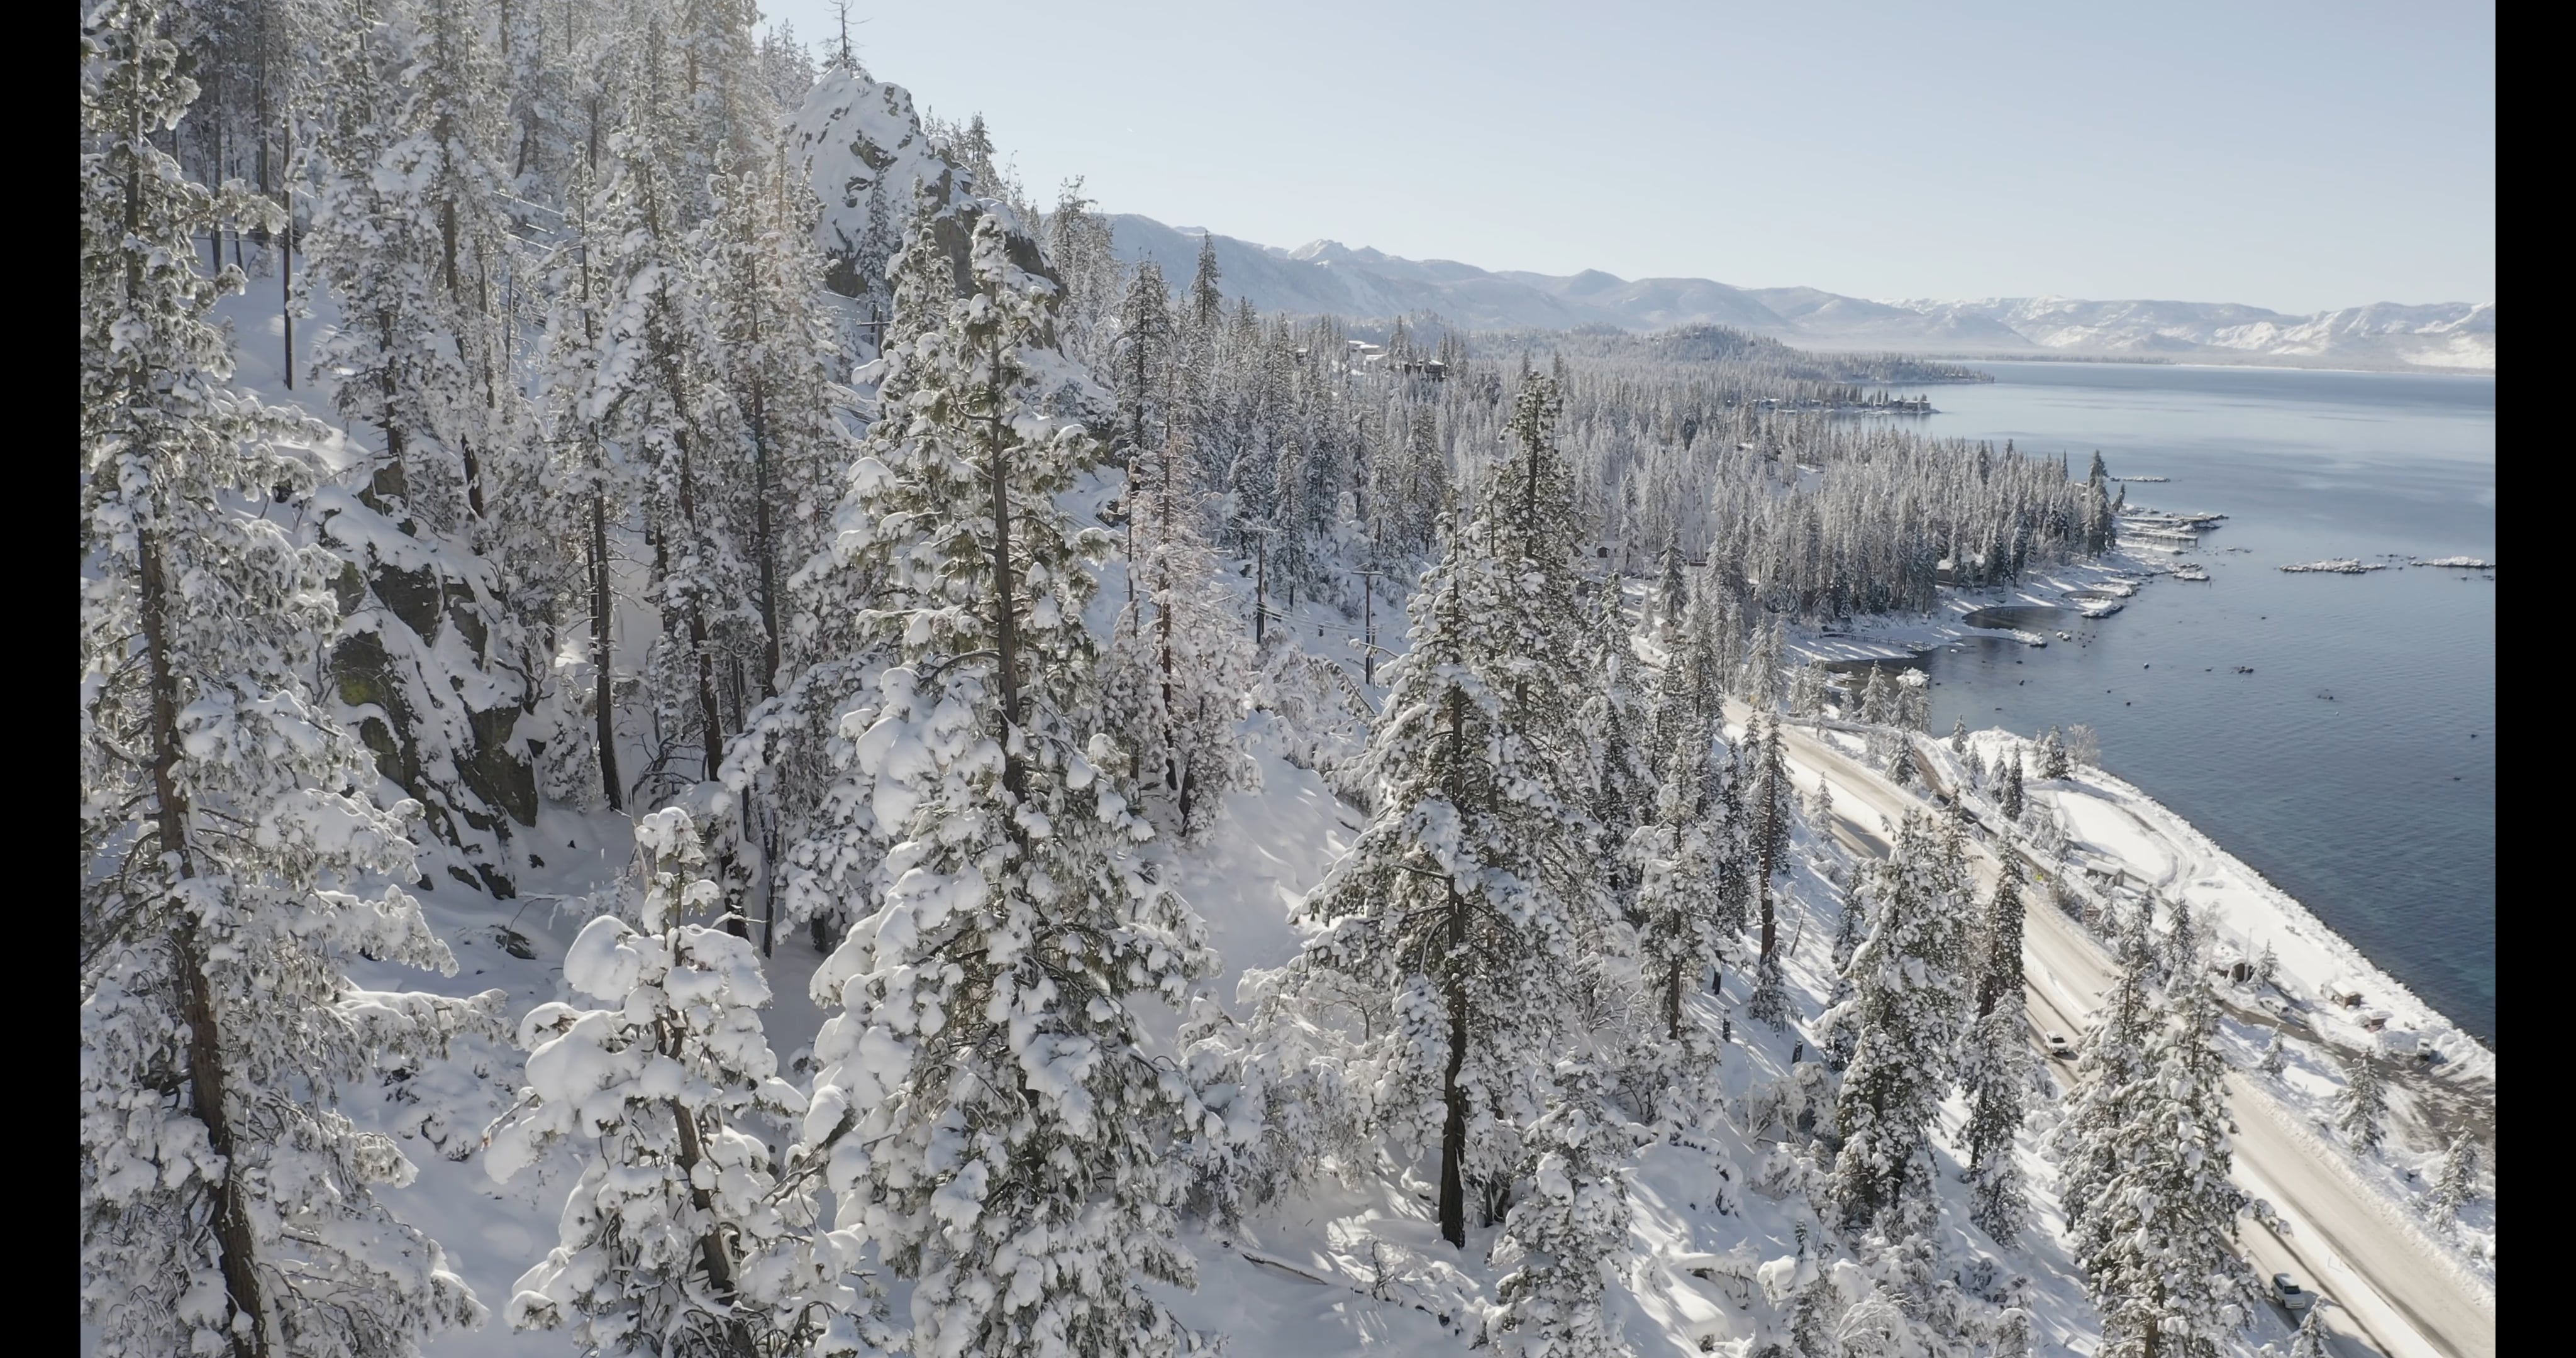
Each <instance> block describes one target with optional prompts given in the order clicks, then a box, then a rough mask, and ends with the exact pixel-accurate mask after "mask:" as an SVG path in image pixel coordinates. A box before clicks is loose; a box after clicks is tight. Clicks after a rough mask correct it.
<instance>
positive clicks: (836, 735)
mask: <svg viewBox="0 0 2576 1358" xmlns="http://www.w3.org/2000/svg"><path fill="white" fill-rule="evenodd" d="M915 206H916V208H917V209H918V211H916V212H915V213H914V215H913V218H912V230H911V234H910V235H909V236H908V237H907V238H906V240H905V243H904V248H903V249H902V250H900V251H898V252H896V254H895V256H894V258H893V260H892V261H891V262H890V264H889V269H890V272H891V274H892V277H893V288H894V314H893V316H892V317H891V318H890V319H889V321H888V323H887V326H886V332H885V337H884V340H883V352H884V353H885V354H887V355H889V356H891V355H893V354H894V353H895V351H896V350H898V349H903V350H907V351H908V350H909V348H910V346H912V345H913V344H914V343H915V342H916V341H918V340H919V339H921V337H922V336H923V335H924V334H927V333H929V332H931V331H934V330H936V329H938V328H939V327H940V326H942V325H944V324H945V323H946V320H947V316H948V308H949V306H950V304H951V303H952V302H954V301H955V300H956V287H957V285H956V276H955V274H954V272H953V271H952V270H951V269H950V267H949V260H948V256H947V253H946V252H945V251H944V250H942V249H941V248H940V245H939V221H938V213H939V209H938V207H937V205H936V203H935V201H934V200H933V199H931V198H930V196H929V195H928V193H927V191H926V190H925V191H922V192H919V193H916V194H915ZM927 371H928V370H926V369H925V368H923V367H922V366H921V365H918V364H911V363H894V362H888V363H886V364H885V365H884V366H883V367H882V368H881V369H879V370H878V371H876V373H875V374H874V375H875V376H876V378H877V383H876V392H875V394H876V403H877V409H878V411H879V412H880V414H879V421H878V423H879V424H880V425H882V426H884V427H883V428H876V429H872V430H871V433H876V434H892V433H894V432H896V431H898V430H899V429H901V428H902V427H904V426H903V425H901V424H900V423H897V424H893V425H887V424H886V421H887V420H889V419H892V420H896V421H901V420H902V419H903V418H904V415H903V412H904V411H906V410H907V409H908V408H909V406H910V403H911V401H912V398H913V395H914V393H915V392H917V391H919V390H920V389H921V388H922V385H923V382H924V381H925V380H926V374H927ZM867 470H868V468H867V464H866V463H865V462H859V463H856V464H855V465H853V466H852V467H851V468H850V469H848V471H847V472H845V473H844V474H842V475H841V476H840V477H839V478H838V479H839V481H840V483H841V486H842V489H843V494H842V497H841V500H840V502H839V504H838V505H837V507H836V508H835V509H834V510H833V511H832V512H831V513H830V515H829V516H828V528H829V531H828V532H827V533H824V534H823V535H822V536H823V537H824V538H825V539H826V541H825V543H824V545H823V546H822V547H821V548H820V549H819V550H817V551H816V552H815V553H814V555H813V556H812V557H811V558H810V559H808V560H807V561H806V562H805V563H804V564H803V565H801V566H800V567H799V568H798V569H797V570H796V572H795V574H794V575H792V576H791V577H789V579H788V581H787V610H788V625H787V627H786V632H787V646H786V656H785V660H786V671H787V677H786V681H785V683H784V684H783V685H782V687H781V690H780V693H779V696H778V698H777V699H776V700H775V701H774V702H773V703H772V704H770V705H769V706H768V707H767V708H765V709H764V711H763V713H762V718H761V720H760V721H758V722H756V723H751V724H749V726H748V729H747V730H746V732H745V738H744V739H742V740H739V741H737V742H735V744H734V748H733V750H732V753H731V754H730V755H729V756H728V764H727V770H726V772H727V777H728V778H730V779H734V780H737V781H740V782H744V783H746V784H748V783H749V782H750V781H751V780H753V779H755V778H773V777H774V778H775V779H776V780H777V790H776V794H775V795H776V796H777V798H778V807H779V810H780V812H781V815H782V819H783V820H784V824H783V825H782V827H781V829H780V832H779V837H780V839H781V840H782V841H783V843H784V844H785V849H784V851H783V853H782V854H781V855H780V858H781V860H782V861H781V864H780V869H779V877H780V879H781V880H779V881H778V882H777V883H776V889H777V890H778V892H779V898H780V902H781V905H780V912H781V913H782V914H783V915H785V916H786V918H788V919H791V920H801V921H804V922H805V923H806V925H807V927H808V928H809V930H810V931H811V933H812V936H813V939H814V944H815V946H816V947H817V948H818V949H828V948H829V947H831V946H832V944H831V940H833V939H835V938H837V937H838V936H839V934H840V932H841V930H842V929H844V928H846V927H847V925H848V924H849V923H850V922H851V921H852V920H855V919H857V918H858V917H859V916H861V915H864V914H866V913H868V911H869V909H870V905H869V900H870V898H871V897H872V896H873V894H874V892H875V887H874V885H873V883H874V880H875V874H876V872H877V869H878V867H879V866H880V865H881V863H882V862H883V860H884V858H885V853H886V850H887V849H888V848H890V847H891V846H892V845H893V842H894V836H895V833H896V827H894V826H891V825H888V824H885V823H883V822H881V821H880V820H879V819H878V816H877V812H876V807H875V799H874V797H873V796H872V795H871V793H870V789H871V788H872V787H873V786H874V783H875V779H874V776H873V775H872V774H870V773H869V772H868V771H867V770H866V769H865V768H863V767H861V763H860V759H859V755H858V740H859V737H860V735H861V734H862V733H863V732H864V731H865V730H866V729H867V728H866V720H867V717H868V714H869V713H870V712H871V711H872V710H873V709H874V707H875V700H876V696H877V684H878V680H879V678H880V677H881V675H882V674H883V672H884V670H885V668H886V666H887V665H888V664H890V663H892V662H893V660H894V653H895V641H894V640H892V639H889V637H888V636H887V634H886V631H885V629H884V628H883V627H880V626H876V625H873V624H872V623H871V621H870V619H869V610H870V609H871V608H872V607H873V606H874V604H875V600H876V596H877V591H878V588H879V586H880V584H881V582H882V580H883V578H884V576H885V570H886V566H885V561H884V557H883V554H882V553H881V552H871V551H868V550H864V547H865V545H866V544H867V543H868V542H869V541H870V540H871V539H872V537H873V536H874V535H873V532H872V531H866V530H869V529H871V527H872V525H873V522H874V521H873V520H872V519H870V518H868V517H867V515H868V513H869V510H868V508H867V505H866V503H865V502H864V501H863V500H862V499H861V498H860V497H858V496H856V495H854V494H851V493H849V492H850V489H851V487H852V485H853V481H852V478H853V477H855V476H856V475H858V474H860V473H861V472H866V471H867ZM869 474H871V475H873V474H874V473H869Z"/></svg>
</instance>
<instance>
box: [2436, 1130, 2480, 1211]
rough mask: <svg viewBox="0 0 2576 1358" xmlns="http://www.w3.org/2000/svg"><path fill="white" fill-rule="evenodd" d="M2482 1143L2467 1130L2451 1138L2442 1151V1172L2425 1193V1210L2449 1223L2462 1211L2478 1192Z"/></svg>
mask: <svg viewBox="0 0 2576 1358" xmlns="http://www.w3.org/2000/svg"><path fill="white" fill-rule="evenodd" d="M2477 1175H2478V1146H2477V1143H2476V1142H2474V1141H2471V1140H2470V1139H2469V1138H2468V1136H2467V1134H2466V1133H2463V1134H2461V1135H2459V1136H2455V1137H2452V1138H2451V1144H2450V1145H2449V1146H2448V1147H2446V1148H2444V1149H2443V1151H2442V1168H2441V1172H2439V1173H2437V1174H2435V1175H2434V1176H2433V1189H2432V1191H2431V1192H2430V1193H2427V1194H2426V1195H2425V1197H2424V1210H2425V1212H2426V1213H2427V1214H2428V1215H2430V1216H2431V1217H2432V1218H2433V1220H2434V1221H2435V1222H2437V1223H2439V1224H2441V1225H2445V1226H2447V1225H2449V1224H2450V1223H2451V1220H2452V1218H2454V1217H2457V1216H2458V1215H2459V1214H2460V1208H2461V1207H2462V1206H2464V1205H2466V1204H2467V1203H2468V1201H2469V1199H2471V1198H2473V1197H2475V1196H2477V1191H2478V1184H2477Z"/></svg>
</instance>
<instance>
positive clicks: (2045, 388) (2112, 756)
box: [1907, 363, 2498, 1044]
mask: <svg viewBox="0 0 2576 1358" xmlns="http://www.w3.org/2000/svg"><path fill="white" fill-rule="evenodd" d="M1971 366H1974V367H1976V368H1979V369H1982V370H1984V371H1988V372H1991V373H1993V374H1994V375H1995V378H1996V380H1995V382H1994V383H1993V385H1990V386H1987V385H1979V386H1959V387H1937V388H1934V389H1932V391H1931V393H1930V394H1931V396H1932V401H1933V404H1934V405H1935V406H1936V407H1938V408H1939V410H1940V411H1941V413H1940V414H1937V415H1933V416H1929V417H1922V418H1918V419H1914V420H1909V421H1907V423H1908V424H1909V425H1912V426H1913V427H1917V428H1921V429H1923V430H1924V431H1926V432H1928V433H1931V434H1935V435H1940V436H1954V437H1965V438H1979V439H1991V440H1993V441H1994V442H1995V443H1996V444H1997V445H1998V446H2000V445H2001V444H2002V442H2003V441H2004V440H2006V439H2011V440H2013V441H2014V443H2015V445H2016V448H2017V449H2018V450H2019V451H2022V452H2044V453H2048V454H2051V455H2054V454H2056V453H2058V452H2060V451H2064V452H2066V453H2068V454H2069V455H2070V456H2071V458H2072V460H2073V463H2074V469H2075V474H2076V475H2078V476H2081V475H2083V473H2084V470H2085V468H2086V466H2087V465H2088V463H2089V460H2090V458H2091V456H2092V454H2093V452H2094V450H2095V449H2100V450H2101V453H2102V456H2103V460H2104V461H2105V462H2106V463H2107V464H2108V465H2109V467H2110V470H2111V474H2112V475H2114V476H2164V477H2169V478H2171V479H2170V480H2169V481H2167V482H2165V483H2163V484H2136V483H2131V484H2129V486H2128V493H2129V502H2130V504H2131V505H2133V506H2144V507H2149V508H2156V509H2169V510H2182V511H2194V510H2207V511H2213V512H2217V513H2222V514H2226V515H2228V516H2229V518H2228V519H2227V521H2226V523H2225V524H2223V525H2222V526H2220V528H2219V529H2218V530H2217V531H2215V532H2212V533H2209V534H2207V535H2205V536H2204V537H2203V538H2202V541H2201V546H2200V548H2199V549H2198V551H2197V552H2195V553H2193V554H2191V555H2188V556H2187V557H2186V558H2185V559H2186V560H2191V561H2195V562H2197V563H2199V564H2201V565H2204V566H2206V567H2207V568H2208V570H2209V574H2210V576H2211V581H2210V583H2208V584H2190V583H2185V582H2181V581H2176V580H2173V579H2170V578H2160V579H2158V580H2156V581H2155V582H2154V583H2152V584H2150V585H2148V586H2147V587H2145V588H2144V589H2141V590H2140V591H2139V592H2138V596H2137V597H2136V598H2135V599H2133V600H2131V601H2129V605H2128V607H2127V608H2126V609H2125V610H2124V611H2122V612H2120V613H2118V614H2115V615H2113V616H2112V617H2109V618H2105V619H2101V620H2098V621H2087V620H2085V619H2083V618H2081V617H2080V616H2078V615H2076V614H2073V613H2068V614H2066V615H2064V618H2063V619H2062V620H2058V621H2054V622H2051V623H2050V624H2049V626H2048V630H2049V631H2050V632H2051V633H2053V632H2054V631H2056V630H2057V629H2058V628H2060V627H2063V628H2065V629H2066V630H2068V631H2071V632H2073V633H2075V635H2076V638H2077V641H2078V642H2079V643H2081V644H2069V643H2065V642H2052V644H2051V645H2049V646H2048V647H2047V648H2045V649H2032V648H2028V647H2025V646H2023V645H2021V644H2020V643H2019V642H2015V641H2012V640H2009V639H2001V638H1997V639H1988V638H1978V639H1976V640H1974V641H1971V642H1967V643H1964V644H1961V645H1957V646H1953V647H1950V648H1947V649H1944V650H1941V651H1937V652H1934V653H1933V654H1931V655H1929V656H1927V657H1925V658H1924V660H1923V662H1922V663H1923V664H1924V666H1925V667H1926V668H1927V669H1929V671H1930V672H1931V676H1932V678H1933V679H1934V680H1935V682H1936V686H1935V687H1934V688H1933V690H1932V694H1933V729H1934V730H1935V731H1936V732H1947V731H1948V730H1949V729H1950V725H1951V721H1952V718H1953V717H1956V716H1960V715H1964V716H1966V717H1967V719H1968V724H1969V725H1970V726H1971V727H1982V726H1990V725H1996V724H2001V725H2004V726H2006V727H2009V728H2011V729H2013V730H2016V731H2021V732H2026V733H2027V732H2035V731H2038V730H2042V729H2045V728H2046V727H2049V726H2052V725H2055V726H2068V725H2072V724H2074V723H2076V722H2086V723H2090V724H2091V725H2092V726H2093V727H2094V728H2095V729H2096V730H2097V731H2099V732H2100V733H2101V738H2102V762H2103V764H2104V766H2105V767H2106V768H2108V769H2109V770H2110V771H2111V772H2113V773H2115V774H2117V775H2119V776H2120V777H2122V778H2125V779H2127V780H2129V781H2130V782H2133V783H2135V784H2137V785H2138V786H2139V787H2141V788H2143V789H2145V790H2146V791H2147V792H2149V793H2151V794H2152V795H2154V796H2155V797H2156V798H2157V799H2159V800H2161V801H2163V802H2164V803H2165V804H2166V805H2168V806H2170V807H2172V808H2173V809H2174V810H2176V811H2178V812H2180V813H2182V814H2183V815H2184V816H2185V817H2187V818H2189V819H2190V820H2191V822H2192V823H2193V824H2194V825H2196V826H2198V827H2199V828H2200V829H2201V831H2202V832H2204V833H2206V834H2207V835H2209V836H2210V837H2211V838H2212V839H2214V840H2216V841H2218V843H2219V844H2220V845H2222V846H2224V847H2225V848H2226V849H2227V850H2228V851H2229V852H2231V853H2233V854H2235V855H2236V856H2237V857H2238V858H2241V859H2243V860H2244V861H2245V862H2246V863H2248V864H2249V865H2251V866H2252V867H2254V868H2255V869H2256V870H2258V871H2260V872H2261V873H2262V874H2263V875H2264V876H2266V877H2268V878H2270V879H2271V880H2272V881H2273V882H2274V883H2275V884H2276V885H2278V886H2280V887H2281V888H2282V889H2283V890H2285V891H2287V892H2289V893H2290V894H2291V895H2293V896H2295V897H2297V898H2298V899H2299V900H2300V901H2301V902H2302V903H2304V904H2305V905H2306V906H2307V907H2308V908H2309V909H2310V910H2311V911H2313V912H2315V914H2316V915H2317V916H2318V917H2319V918H2320V919H2323V920H2324V921H2325V922H2326V923H2327V924H2328V925H2331V926H2332V927H2333V928H2334V929H2336V930H2337V931H2338V932H2340V933H2342V934H2343V935H2344V937H2346V938H2348V939H2350V940H2352V941H2353V942H2354V943H2355V944H2357V945H2359V946H2360V947H2361V949H2362V950H2363V951H2364V952H2366V953H2368V954H2369V955H2370V957H2371V959H2372V960H2373V961H2376V962H2377V963H2379V965H2380V966H2381V967H2382V968H2384V969H2386V970H2387V971H2388V972H2389V973H2390V974H2392V975H2394V976H2395V977H2397V978H2398V979H2399V980H2400V981H2402V982H2404V983H2405V984H2406V985H2407V986H2408V987H2409V988H2410V989H2412V990H2414V991H2415V993H2416V994H2418V995H2420V996H2422V997H2423V998H2424V999H2425V1000H2427V1001H2429V1002H2430V1003H2432V1004H2433V1005H2434V1006H2436V1007H2437V1008H2439V1009H2441V1010H2442V1011H2443V1012H2444V1013H2445V1014H2447V1015H2449V1016H2450V1017H2451V1018H2452V1019H2453V1020H2454V1021H2456V1022H2458V1023H2459V1024H2460V1025H2461V1026H2462V1027H2463V1028H2466V1029H2467V1030H2469V1031H2470V1032H2472V1033H2475V1034H2477V1035H2478V1036H2479V1037H2481V1038H2483V1039H2485V1040H2486V1041H2487V1042H2489V1043H2490V1044H2492V1043H2493V1042H2494V1040H2495V955H2496V928H2495V918H2496V916H2495V881H2496V875H2495V849H2496V835H2495V745H2496V727H2495V710H2496V709H2495V689H2496V684H2495V679H2496V668H2495V617H2496V590H2497V588H2498V586H2497V585H2495V584H2493V583H2490V582H2488V581H2485V580H2482V579H2480V578H2479V573H2477V572H2473V571H2460V570H2442V569H2431V568H2420V567H2418V568H2407V569H2392V570H2385V571H2377V572H2373V573H2371V574H2369V575H2361V576H2345V575H2324V574H2314V575H2285V574H2282V573H2281V572H2280V571H2279V570H2278V569H2276V568H2277V567H2279V566H2281V565H2282V564H2284V563H2287V562H2294V561H2310V560H2315V559H2318V558H2321V557H2330V556H2350V557H2359V558H2362V559H2364V560H2368V559H2370V558H2372V557H2374V556H2378V555H2379V554H2381V553H2390V552H2394V553H2403V554H2406V555H2408V556H2425V557H2437V556H2452V555H2466V556H2475V557H2483V558H2485V559H2487V560H2490V561H2492V560H2495V559H2496V558H2497V556H2498V552H2497V548H2496V540H2495V491H2496V478H2495V379H2494V377H2493V376H2491V375H2477V376H2470V375H2450V374H2412V373H2408V374H2393V373H2347V372H2308V371H2297V370H2288V369H2262V368H2195V367H2181V366H2166V365H2148V364H2112V363H1977V364H1973V365H1971ZM2238 665H2250V666H2253V667H2254V671H2255V672H2254V673H2253V674H2250V675H2240V674H2237V673H2235V672H2234V671H2233V667H2234V666H2238ZM2329 693H2330V694H2332V695H2333V696H2332V698H2331V699H2328V698H2326V697H2323V696H2321V695H2324V694H2329Z"/></svg>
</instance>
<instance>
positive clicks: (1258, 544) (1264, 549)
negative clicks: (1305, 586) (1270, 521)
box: [1235, 519, 1279, 654]
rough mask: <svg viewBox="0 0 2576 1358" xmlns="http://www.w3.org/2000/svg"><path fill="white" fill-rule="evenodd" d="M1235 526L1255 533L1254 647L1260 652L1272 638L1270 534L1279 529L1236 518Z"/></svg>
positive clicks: (1253, 577)
mask: <svg viewBox="0 0 2576 1358" xmlns="http://www.w3.org/2000/svg"><path fill="white" fill-rule="evenodd" d="M1235 527H1237V528H1239V529H1241V530H1243V531H1244V532H1246V533H1250V534H1252V535H1253V541H1254V543H1255V546H1254V549H1253V550H1254V553H1255V555H1254V557H1253V567H1252V570H1253V575H1252V649H1253V651H1254V653H1255V654H1258V653H1259V652H1260V650H1261V648H1262V647H1263V646H1264V645H1266V644H1267V643H1268V642H1269V639H1270V626H1269V624H1270V535H1271V534H1272V533H1275V532H1277V531H1279V530H1277V529H1275V528H1269V527H1262V526H1256V525H1254V524H1251V523H1248V522H1245V521H1244V520H1241V519H1237V520H1235Z"/></svg>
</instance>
